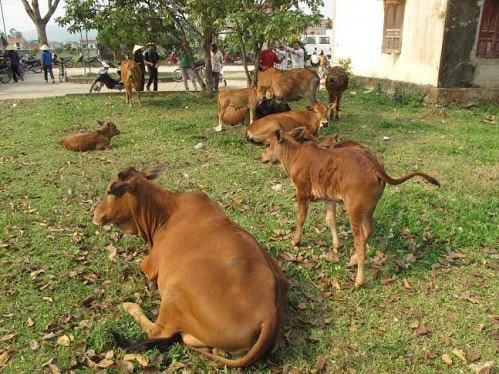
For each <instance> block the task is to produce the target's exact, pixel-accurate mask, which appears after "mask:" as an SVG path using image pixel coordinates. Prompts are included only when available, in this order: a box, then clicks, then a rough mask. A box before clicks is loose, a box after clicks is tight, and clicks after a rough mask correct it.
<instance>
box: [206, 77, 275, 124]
mask: <svg viewBox="0 0 499 374" xmlns="http://www.w3.org/2000/svg"><path fill="white" fill-rule="evenodd" d="M272 97H273V96H272V92H271V91H269V90H268V87H267V86H260V87H258V88H254V87H250V88H238V89H226V90H222V91H220V92H219V93H218V126H217V127H215V131H222V130H223V120H222V118H223V116H224V113H225V111H226V109H227V108H228V107H232V108H234V109H247V110H249V114H250V123H252V122H253V120H254V118H255V111H256V107H257V105H258V104H260V103H261V102H262V101H263V100H264V99H265V98H267V99H271V98H272Z"/></svg>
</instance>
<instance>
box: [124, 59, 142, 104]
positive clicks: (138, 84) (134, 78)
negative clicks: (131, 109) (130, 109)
mask: <svg viewBox="0 0 499 374" xmlns="http://www.w3.org/2000/svg"><path fill="white" fill-rule="evenodd" d="M120 70H121V80H122V81H123V85H124V86H125V102H126V103H127V104H130V106H132V90H133V89H134V88H135V91H137V100H138V101H139V104H140V91H141V90H142V70H141V68H140V66H139V64H137V63H136V62H135V61H133V60H130V59H129V60H123V61H122V62H121V65H120Z"/></svg>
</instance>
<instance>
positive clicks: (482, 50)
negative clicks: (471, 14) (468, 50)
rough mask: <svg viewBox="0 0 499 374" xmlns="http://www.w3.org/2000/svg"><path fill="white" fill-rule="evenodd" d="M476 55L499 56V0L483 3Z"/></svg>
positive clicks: (483, 56)
mask: <svg viewBox="0 0 499 374" xmlns="http://www.w3.org/2000/svg"><path fill="white" fill-rule="evenodd" d="M476 55H477V57H482V58H499V0H485V3H484V4H483V8H482V19H481V21H480V29H479V31H478V40H477V48H476Z"/></svg>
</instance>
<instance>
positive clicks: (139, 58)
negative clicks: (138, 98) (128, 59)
mask: <svg viewBox="0 0 499 374" xmlns="http://www.w3.org/2000/svg"><path fill="white" fill-rule="evenodd" d="M133 61H135V63H136V64H137V65H139V68H140V73H141V74H142V76H141V78H140V91H144V85H145V82H146V77H145V76H146V67H145V64H144V47H143V46H141V45H138V44H135V45H134V46H133Z"/></svg>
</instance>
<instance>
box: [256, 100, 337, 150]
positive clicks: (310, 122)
mask: <svg viewBox="0 0 499 374" xmlns="http://www.w3.org/2000/svg"><path fill="white" fill-rule="evenodd" d="M330 109H331V105H328V104H322V103H315V104H313V105H312V106H311V107H308V108H307V109H295V110H290V111H289V112H283V113H276V114H269V115H268V116H265V117H263V118H260V119H257V120H256V121H255V122H253V123H252V124H251V125H249V126H248V127H247V128H246V139H248V141H250V142H253V143H263V142H264V141H265V139H267V138H268V137H269V136H270V135H271V134H272V133H273V132H274V131H276V130H279V129H281V130H284V131H290V130H292V129H294V128H297V127H305V129H306V131H304V133H303V137H304V139H306V140H314V141H315V140H317V136H318V134H319V128H321V127H325V126H327V125H328V114H329V111H330Z"/></svg>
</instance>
